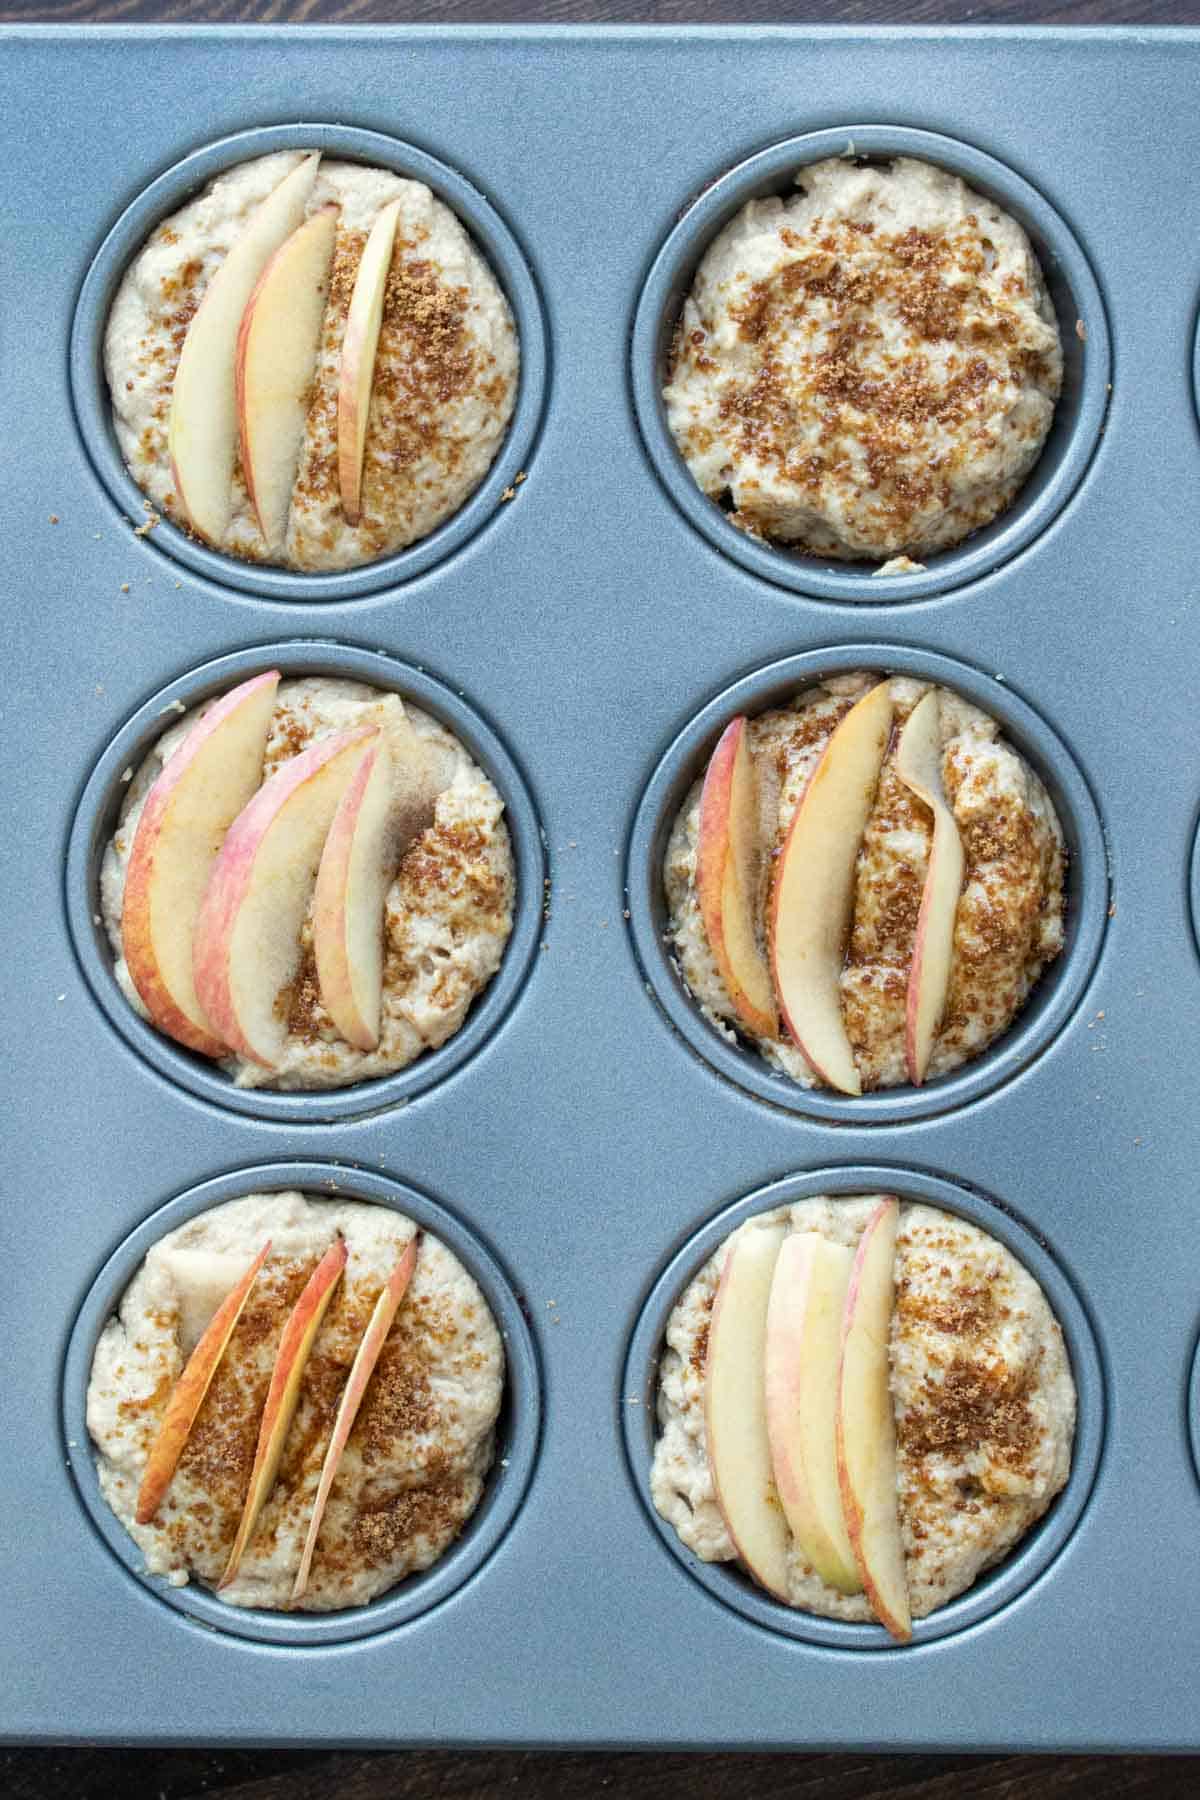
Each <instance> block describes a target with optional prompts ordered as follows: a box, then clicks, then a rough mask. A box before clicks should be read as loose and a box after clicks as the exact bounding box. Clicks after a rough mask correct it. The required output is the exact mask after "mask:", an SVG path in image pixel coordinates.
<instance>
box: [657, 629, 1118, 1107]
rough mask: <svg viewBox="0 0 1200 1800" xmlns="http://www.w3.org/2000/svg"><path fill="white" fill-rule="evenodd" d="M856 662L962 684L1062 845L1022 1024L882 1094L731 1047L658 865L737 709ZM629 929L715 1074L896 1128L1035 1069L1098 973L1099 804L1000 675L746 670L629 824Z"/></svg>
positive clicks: (796, 663)
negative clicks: (1056, 898) (671, 932)
mask: <svg viewBox="0 0 1200 1800" xmlns="http://www.w3.org/2000/svg"><path fill="white" fill-rule="evenodd" d="M853 669H875V670H878V671H879V672H880V674H881V675H882V674H891V675H911V676H916V677H918V678H919V679H922V680H927V681H935V682H937V683H939V684H940V685H941V686H943V687H948V688H953V689H954V690H955V692H957V693H959V694H962V695H963V697H964V698H965V699H967V700H970V701H972V702H973V703H974V704H975V705H976V706H978V707H980V708H981V709H982V710H983V711H984V712H986V713H988V714H990V715H991V716H992V717H993V718H995V719H997V720H998V721H999V722H1000V724H1001V725H1002V726H1003V728H1004V731H1005V733H1006V735H1007V737H1008V738H1009V740H1010V742H1011V743H1012V744H1013V745H1014V747H1015V748H1016V749H1017V750H1019V751H1020V752H1021V754H1022V755H1024V756H1025V757H1026V758H1027V759H1028V761H1029V763H1030V764H1031V766H1032V767H1033V768H1034V770H1035V771H1036V772H1037V774H1038V776H1039V777H1040V778H1041V780H1042V782H1043V783H1044V785H1045V787H1046V790H1047V792H1048V793H1049V795H1050V798H1051V800H1052V801H1053V803H1054V806H1055V810H1056V811H1057V813H1058V816H1059V819H1060V821H1061V823H1062V827H1063V832H1064V835H1065V837H1066V844H1067V858H1068V861H1067V887H1066V943H1065V945H1064V948H1063V950H1062V951H1061V953H1060V954H1059V956H1058V957H1057V958H1056V959H1055V961H1054V962H1053V963H1051V964H1050V966H1049V968H1048V970H1047V971H1046V973H1045V974H1044V975H1043V976H1042V977H1041V979H1040V981H1039V982H1038V983H1037V985H1036V987H1035V988H1034V990H1033V993H1032V994H1031V996H1030V998H1029V1000H1028V1002H1027V1003H1026V1005H1025V1006H1024V1007H1023V1008H1022V1010H1021V1011H1020V1012H1019V1013H1018V1015H1017V1017H1016V1019H1015V1020H1014V1022H1013V1023H1012V1025H1010V1027H1009V1028H1008V1030H1007V1031H1006V1032H1004V1033H1003V1034H1002V1035H1001V1036H1000V1037H999V1038H997V1039H996V1041H995V1043H994V1044H992V1045H991V1046H990V1047H989V1048H988V1049H986V1050H984V1051H983V1052H981V1054H980V1055H978V1056H976V1057H973V1058H972V1059H971V1060H970V1061H969V1062H967V1063H964V1064H963V1065H962V1067H961V1068H959V1069H957V1070H955V1071H953V1072H952V1073H951V1074H949V1075H943V1076H938V1077H936V1078H935V1079H933V1080H931V1081H929V1082H928V1083H927V1084H926V1085H925V1086H923V1087H919V1088H918V1087H909V1086H902V1087H895V1088H881V1089H877V1090H875V1091H873V1092H870V1093H866V1094H862V1095H856V1096H853V1097H848V1096H846V1095H843V1094H835V1093H833V1092H831V1091H830V1090H829V1089H826V1088H820V1087H816V1088H805V1087H801V1086H800V1085H799V1084H798V1083H797V1082H795V1081H793V1080H792V1079H791V1078H790V1077H789V1076H787V1075H784V1074H782V1073H779V1072H777V1071H775V1070H773V1069H772V1068H771V1066H770V1064H769V1063H767V1062H766V1061H765V1060H764V1058H763V1057H761V1056H760V1055H759V1054H758V1052H757V1051H756V1050H753V1049H750V1048H748V1047H745V1046H743V1045H742V1044H741V1043H740V1042H739V1043H738V1044H736V1045H735V1044H732V1043H730V1042H729V1041H728V1039H727V1038H725V1037H724V1036H723V1035H722V1034H721V1033H720V1032H719V1031H718V1030H717V1029H716V1027H715V1026H713V1025H710V1024H709V1023H708V1021H707V1020H706V1019H705V1017H704V1016H703V1014H702V1013H701V1011H700V1007H699V1004H698V1002H697V1001H696V1000H695V999H694V998H693V996H692V994H691V992H690V990H689V989H688V988H687V986H686V984H685V983H684V980H683V977H682V975H681V974H680V972H679V970H678V968H677V966H676V963H675V960H674V957H673V955H672V952H671V948H670V945H669V943H668V942H667V940H666V937H665V933H666V930H667V905H666V896H665V893H664V889H663V862H664V859H665V856H666V849H667V842H668V839H669V838H670V834H671V829H672V826H673V825H674V823H675V819H676V816H677V814H678V812H679V809H680V807H681V806H682V804H683V801H684V798H685V796H686V794H687V792H688V789H689V788H690V787H691V785H692V783H693V782H694V781H695V780H696V779H697V778H698V777H699V776H700V775H701V774H703V772H704V768H705V765H706V763H707V760H708V757H709V755H710V754H711V752H712V749H713V746H714V744H715V743H716V740H717V738H718V737H719V735H720V733H721V732H722V731H723V729H724V728H725V726H726V725H727V724H728V723H729V721H730V719H732V718H734V717H735V716H736V715H737V714H738V713H747V714H750V715H754V714H756V713H761V712H765V711H767V710H768V709H769V708H770V707H772V706H780V705H783V704H785V703H786V702H787V701H789V700H790V699H791V698H792V697H793V696H794V695H796V694H797V693H799V692H800V691H801V690H802V689H803V688H806V687H810V686H812V685H813V684H814V683H816V682H818V681H821V680H823V679H824V678H825V677H826V676H830V675H837V674H844V673H847V672H849V671H850V670H853ZM626 895H627V905H628V910H629V929H630V932H631V933H632V937H633V947H634V952H635V955H636V956H637V959H638V962H639V963H640V964H641V967H642V971H643V973H644V975H645V977H646V981H647V983H648V985H649V988H650V990H651V992H652V993H653V995H654V997H655V998H656V999H657V1001H658V1003H659V1005H660V1006H661V1007H662V1009H663V1011H664V1012H665V1013H666V1015H667V1017H668V1018H669V1020H670V1021H671V1024H672V1025H673V1026H674V1027H675V1029H676V1030H677V1031H678V1032H679V1033H680V1035H681V1036H682V1037H683V1038H684V1040H685V1041H686V1042H687V1043H688V1044H689V1045H690V1047H691V1048H692V1049H693V1050H694V1051H696V1053H697V1054H698V1055H699V1056H701V1057H703V1058H704V1060H705V1061H706V1062H708V1063H710V1064H711V1065H712V1067H713V1068H714V1069H716V1071H717V1072H718V1074H721V1075H724V1076H725V1077H726V1078H727V1079H728V1080H730V1081H733V1082H736V1083H737V1084H738V1086H739V1087H743V1088H746V1089H748V1090H749V1091H750V1092H751V1093H752V1094H755V1095H757V1096H758V1098H759V1099H760V1100H767V1101H770V1102H771V1104H772V1105H774V1106H777V1107H782V1108H783V1109H784V1110H785V1111H787V1112H792V1113H801V1114H807V1115H808V1116H809V1117H812V1118H818V1119H826V1120H830V1121H835V1120H836V1121H840V1122H842V1123H846V1124H855V1125H871V1124H899V1123H901V1122H902V1121H905V1120H909V1119H922V1118H928V1117H930V1116H932V1115H933V1114H936V1113H945V1112H949V1111H951V1110H952V1109H953V1108H954V1107H957V1106H963V1105H965V1104H966V1103H967V1102H968V1101H971V1100H976V1099H978V1098H979V1097H980V1096H981V1095H983V1094H987V1093H990V1092H991V1090H992V1089H993V1088H996V1087H998V1086H1000V1084H1001V1083H1002V1082H1004V1081H1007V1080H1009V1079H1010V1078H1011V1077H1012V1076H1013V1075H1015V1074H1017V1073H1018V1072H1019V1071H1020V1070H1022V1069H1024V1068H1026V1067H1027V1066H1028V1065H1029V1064H1030V1063H1031V1062H1032V1061H1033V1060H1034V1058H1035V1057H1037V1056H1038V1055H1039V1054H1040V1053H1041V1052H1042V1051H1043V1050H1044V1049H1045V1048H1046V1046H1047V1045H1048V1044H1049V1043H1050V1042H1051V1041H1052V1040H1053V1039H1054V1038H1055V1037H1056V1036H1057V1034H1058V1033H1059V1031H1061V1030H1062V1028H1063V1026H1064V1025H1065V1024H1066V1023H1067V1021H1068V1020H1069V1019H1070V1018H1071V1017H1072V1015H1073V1014H1074V1012H1075V1011H1076V1009H1077V1008H1078V1006H1079V1003H1080V1001H1081V999H1082V997H1083V994H1084V992H1085V990H1086V988H1087V985H1088V983H1089V981H1090V980H1091V977H1092V973H1093V970H1094V968H1095V965H1096V961H1097V958H1098V956H1099V954H1100V948H1101V945H1102V943H1103V941H1104V933H1105V928H1106V926H1107V922H1108V909H1109V876H1108V853H1107V845H1106V842H1105V836H1104V830H1103V827H1102V825H1101V822H1100V815H1099V812H1098V810H1097V807H1096V802H1095V800H1094V799H1093V797H1092V793H1091V790H1090V788H1089V787H1088V784H1087V781H1086V780H1085V778H1084V776H1083V774H1082V773H1081V771H1080V770H1079V768H1078V767H1077V765H1076V763H1075V761H1074V759H1073V757H1072V756H1071V753H1070V751H1069V750H1068V749H1067V747H1066V745H1065V744H1063V742H1062V741H1061V739H1059V738H1058V737H1057V736H1056V735H1055V733H1054V732H1053V731H1052V730H1051V728H1050V726H1049V725H1047V724H1046V723H1045V721H1044V720H1043V719H1041V718H1040V717H1039V716H1038V714H1037V713H1035V712H1034V711H1033V709H1032V708H1031V707H1029V706H1028V705H1026V703H1025V702H1024V701H1023V700H1020V699H1018V698H1017V696H1016V695H1015V694H1014V693H1013V692H1012V690H1011V689H1010V688H1008V687H1007V686H1006V685H1005V684H1004V683H1003V682H1001V681H1000V680H999V679H997V678H996V677H995V676H986V675H983V674H981V673H980V672H979V671H978V670H975V669H972V668H969V667H968V666H967V665H966V664H964V663H959V662H953V661H951V660H950V658H949V657H945V656H938V655H935V654H934V653H932V652H930V651H925V650H909V649H902V648H900V647H898V646H896V645H889V644H853V645H848V646H845V647H842V648H838V649H830V650H810V651H806V652H805V653H804V654H802V655H800V656H789V657H785V658H784V659H783V660H782V661H780V662H775V663H771V664H769V665H768V666H767V667H766V668H764V669H760V670H759V671H758V672H757V673H755V674H753V675H746V676H743V678H742V679H741V680H740V681H738V682H735V683H734V685H733V686H732V687H730V688H727V689H725V691H724V692H723V693H720V694H718V695H717V696H716V698H715V699H713V700H710V701H709V703H708V704H707V706H705V707H704V708H703V709H702V710H701V711H700V712H699V713H697V714H696V716H695V718H694V719H693V720H692V721H691V723H690V724H689V725H687V726H685V727H684V729H683V731H681V732H680V734H679V736H678V737H677V738H676V739H675V741H674V742H673V743H672V744H671V746H670V748H669V749H668V750H667V752H666V754H665V755H664V756H663V758H662V760H661V762H660V763H659V764H658V767H657V768H656V769H655V771H654V773H653V775H652V776H651V777H650V781H649V783H648V785H647V787H646V789H645V792H644V793H643V795H642V799H641V802H640V804H639V806H638V809H637V813H636V815H635V818H634V821H633V829H632V833H631V836H630V840H629V852H628V860H627V865H626Z"/></svg>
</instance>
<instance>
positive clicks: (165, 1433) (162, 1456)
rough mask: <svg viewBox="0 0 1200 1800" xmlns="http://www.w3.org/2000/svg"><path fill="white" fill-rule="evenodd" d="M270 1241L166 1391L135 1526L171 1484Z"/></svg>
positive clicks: (156, 1505) (146, 1517)
mask: <svg viewBox="0 0 1200 1800" xmlns="http://www.w3.org/2000/svg"><path fill="white" fill-rule="evenodd" d="M270 1250H271V1243H270V1239H268V1240H267V1242H266V1243H265V1244H264V1245H263V1247H262V1249H261V1250H260V1251H259V1253H258V1255H257V1256H256V1257H255V1259H254V1261H253V1262H252V1263H251V1264H250V1267H249V1268H248V1269H247V1270H246V1273H245V1274H244V1275H243V1276H242V1278H241V1280H240V1281H239V1282H238V1284H237V1286H236V1287H235V1288H234V1289H233V1290H232V1291H231V1292H230V1293H229V1294H227V1295H226V1297H225V1299H224V1300H223V1301H222V1302H221V1304H220V1306H219V1307H218V1308H217V1310H216V1312H215V1313H214V1314H213V1316H212V1318H211V1319H210V1320H209V1322H208V1325H207V1327H206V1329H205V1330H204V1332H203V1333H202V1334H201V1337H200V1340H199V1342H198V1343H197V1345H196V1348H195V1349H194V1350H193V1351H192V1354H191V1355H190V1356H189V1358H188V1360H187V1363H186V1365H185V1367H184V1370H183V1373H182V1374H181V1375H180V1377H179V1380H178V1381H177V1382H176V1383H175V1386H174V1387H173V1388H172V1389H171V1394H170V1398H169V1399H168V1401H167V1409H166V1411H165V1412H164V1413H163V1416H162V1423H161V1424H160V1425H159V1428H158V1435H157V1437H156V1438H155V1440H154V1444H153V1446H152V1448H151V1451H150V1455H149V1458H148V1459H147V1462H146V1468H145V1472H144V1473H143V1475H142V1485H141V1487H140V1488H139V1489H138V1497H137V1510H136V1512H135V1513H134V1515H133V1516H134V1518H135V1519H136V1520H137V1523H138V1524H139V1525H149V1524H150V1522H151V1520H152V1519H153V1517H154V1515H155V1513H156V1512H157V1511H158V1509H159V1507H160V1506H161V1505H162V1502H163V1496H164V1495H165V1494H166V1491H167V1489H168V1488H169V1487H170V1485H171V1481H172V1478H173V1476H174V1474H175V1471H176V1469H177V1468H178V1467H179V1458H180V1457H181V1456H182V1455H183V1447H184V1445H185V1444H186V1443H187V1440H188V1438H189V1436H190V1434H191V1430H192V1426H193V1425H194V1424H195V1423H196V1415H197V1414H198V1412H199V1411H200V1408H201V1407H202V1406H203V1404H204V1396H205V1395H206V1394H207V1393H208V1390H209V1387H210V1386H211V1384H212V1378H213V1376H214V1375H215V1374H216V1372H217V1365H218V1364H219V1362H220V1360H221V1358H222V1357H223V1356H224V1354H225V1351H226V1348H227V1346H228V1344H229V1340H230V1338H231V1337H232V1336H233V1333H234V1328H235V1327H236V1325H237V1322H238V1320H239V1319H240V1318H241V1316H242V1313H243V1311H244V1310H245V1306H246V1302H247V1300H248V1299H249V1298H250V1289H251V1288H252V1287H253V1286H254V1280H255V1277H256V1276H257V1274H258V1271H259V1270H260V1269H261V1268H262V1266H263V1264H264V1263H265V1262H266V1260H267V1257H268V1255H269V1254H270Z"/></svg>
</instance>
